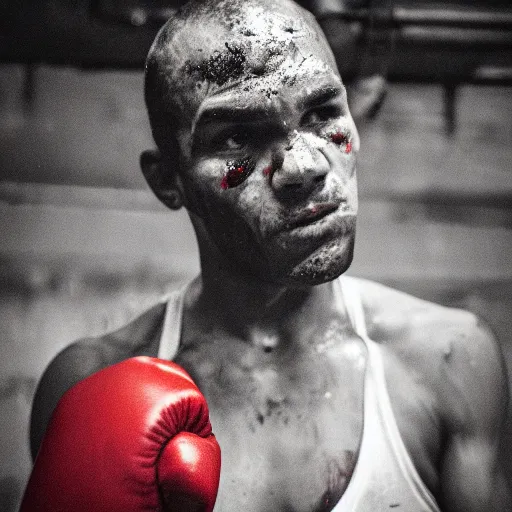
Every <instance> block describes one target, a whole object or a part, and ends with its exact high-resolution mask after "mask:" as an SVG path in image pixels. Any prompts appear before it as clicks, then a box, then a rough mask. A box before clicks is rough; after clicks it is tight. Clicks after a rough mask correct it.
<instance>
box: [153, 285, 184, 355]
mask: <svg viewBox="0 0 512 512" xmlns="http://www.w3.org/2000/svg"><path fill="white" fill-rule="evenodd" d="M188 286H189V284H188V283H187V284H186V285H185V286H182V287H181V288H179V289H177V290H173V291H172V292H170V293H168V294H167V295H166V296H165V297H164V298H163V299H162V302H166V303H167V304H166V307H165V315H164V321H163V325H162V334H161V335H160V345H159V346H158V358H159V359H165V360H167V361H171V360H172V359H174V357H175V356H176V354H177V352H178V348H179V345H180V340H181V327H182V323H183V322H182V317H183V302H184V298H185V294H186V292H187V289H188Z"/></svg>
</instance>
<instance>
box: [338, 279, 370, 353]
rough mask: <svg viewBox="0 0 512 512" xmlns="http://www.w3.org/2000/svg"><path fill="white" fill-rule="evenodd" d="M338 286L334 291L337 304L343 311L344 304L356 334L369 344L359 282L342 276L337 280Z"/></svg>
mask: <svg viewBox="0 0 512 512" xmlns="http://www.w3.org/2000/svg"><path fill="white" fill-rule="evenodd" d="M337 284H338V286H335V289H334V293H335V300H336V304H337V305H338V307H339V309H340V310H342V308H343V304H344V305H345V307H346V309H347V314H348V316H349V319H350V323H351V324H352V327H353V328H354V330H355V331H356V334H357V335H358V336H360V337H361V338H362V339H363V340H364V342H365V343H366V344H368V343H367V340H368V331H367V329H366V321H365V318H364V309H363V302H362V300H361V292H360V291H359V284H358V282H357V281H356V280H355V279H354V278H353V277H348V276H342V277H340V278H339V279H338V280H337Z"/></svg>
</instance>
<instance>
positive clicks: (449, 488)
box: [441, 313, 512, 512]
mask: <svg viewBox="0 0 512 512" xmlns="http://www.w3.org/2000/svg"><path fill="white" fill-rule="evenodd" d="M453 334H454V335H453V338H452V341H451V352H450V354H449V355H448V356H447V357H446V358H445V362H444V368H443V374H444V375H443V376H444V378H443V379H442V380H443V384H442V401H441V402H442V404H443V405H442V406H443V409H444V411H445V413H444V417H445V421H446V431H447V438H446V447H445V452H444V458H443V461H442V468H441V506H442V509H443V511H446V512H486V511H489V512H490V511H494V510H502V511H506V510H512V508H511V507H512V505H511V502H510V494H509V491H508V489H507V482H506V481H505V479H504V476H503V474H502V472H501V470H500V468H499V466H498V460H497V459H498V457H497V455H498V448H499V441H500V434H501V429H502V426H503V423H504V419H505V416H506V412H507V402H508V392H507V382H506V377H505V370H504V365H503V361H502V357H501V354H500V351H499V348H498V345H497V343H496V340H495V339H494V337H493V336H492V334H491V333H490V332H489V330H488V329H487V328H486V327H485V326H483V325H482V324H481V323H480V322H479V321H478V319H477V318H476V317H474V316H473V315H471V314H469V313H468V314H467V315H466V316H465V318H464V322H463V325H461V326H457V327H456V328H454V330H453Z"/></svg>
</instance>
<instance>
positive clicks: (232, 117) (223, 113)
mask: <svg viewBox="0 0 512 512" xmlns="http://www.w3.org/2000/svg"><path fill="white" fill-rule="evenodd" d="M343 94H345V88H344V87H343V86H341V87H340V86H337V85H324V86H321V87H319V88H318V89H316V90H314V91H312V92H311V93H309V94H308V95H307V96H306V97H304V98H303V99H301V100H300V101H299V107H300V108H301V109H302V110H307V109H310V108H313V107H316V106H320V105H323V104H324V103H327V102H328V101H330V100H332V99H334V98H337V97H338V96H341V95H343ZM269 117H271V116H270V114H269V112H268V109H267V108H265V107H260V106H255V107H238V108H236V107H233V106H232V105H215V106H210V107H206V108H205V109H204V110H203V111H202V112H200V113H199V115H198V117H197V118H196V120H195V122H194V125H193V129H192V133H195V132H196V130H197V129H198V127H200V126H203V125H207V124H209V123H233V122H234V123H251V122H256V121H262V120H264V119H269Z"/></svg>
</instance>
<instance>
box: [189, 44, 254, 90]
mask: <svg viewBox="0 0 512 512" xmlns="http://www.w3.org/2000/svg"><path fill="white" fill-rule="evenodd" d="M225 46H226V49H225V50H223V51H216V52H214V54H213V55H211V56H210V57H209V58H207V59H203V60H201V61H200V62H196V63H193V62H192V61H190V60H187V62H186V63H185V71H186V72H187V74H188V75H190V76H192V75H195V76H197V77H198V78H199V79H200V80H207V81H208V82H213V83H215V84H217V85H223V84H225V83H226V82H228V81H229V80H235V79H236V78H239V77H240V76H241V75H242V74H243V72H244V70H245V61H246V60H247V57H246V53H245V50H244V49H243V48H242V47H240V46H238V45H235V44H232V45H230V44H229V43H225Z"/></svg>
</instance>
